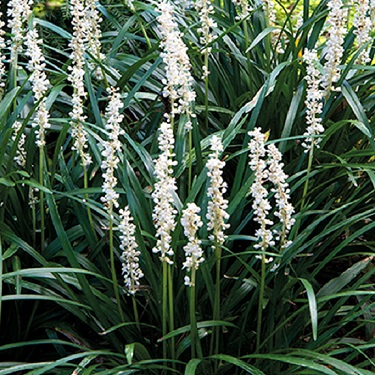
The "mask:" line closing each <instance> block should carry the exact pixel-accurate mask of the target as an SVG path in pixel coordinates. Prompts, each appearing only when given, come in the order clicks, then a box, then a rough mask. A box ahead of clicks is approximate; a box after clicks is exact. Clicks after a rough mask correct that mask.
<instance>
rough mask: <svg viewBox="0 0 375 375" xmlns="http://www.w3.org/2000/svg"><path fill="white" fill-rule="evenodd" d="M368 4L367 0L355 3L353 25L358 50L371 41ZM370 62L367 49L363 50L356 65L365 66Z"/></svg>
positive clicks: (358, 0) (359, 0)
mask: <svg viewBox="0 0 375 375" xmlns="http://www.w3.org/2000/svg"><path fill="white" fill-rule="evenodd" d="M370 12H371V8H370V2H369V0H357V1H355V13H354V20H353V25H354V27H355V30H354V34H355V35H356V36H357V46H358V48H361V47H364V46H365V45H366V44H367V43H368V42H369V41H370V40H371V35H370V33H371V29H372V22H371V17H370ZM370 61H371V58H370V55H369V49H368V48H365V49H364V50H363V51H362V52H361V53H360V55H359V56H358V59H357V61H356V62H357V63H359V64H363V65H365V64H367V63H368V62H370Z"/></svg>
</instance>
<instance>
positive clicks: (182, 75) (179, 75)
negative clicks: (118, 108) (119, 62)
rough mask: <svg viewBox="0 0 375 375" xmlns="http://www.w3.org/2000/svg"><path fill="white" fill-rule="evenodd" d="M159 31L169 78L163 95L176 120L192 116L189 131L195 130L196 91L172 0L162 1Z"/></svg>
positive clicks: (188, 123) (167, 77)
mask: <svg viewBox="0 0 375 375" xmlns="http://www.w3.org/2000/svg"><path fill="white" fill-rule="evenodd" d="M158 10H159V12H161V14H160V16H159V17H158V22H159V29H160V33H161V36H162V38H163V39H162V41H161V43H160V46H161V48H162V49H163V52H162V53H161V57H162V58H163V61H164V63H165V65H166V67H165V70H166V78H165V79H164V80H163V81H162V82H163V85H164V89H163V96H164V97H165V98H168V99H169V100H170V102H171V103H172V111H171V115H172V118H173V117H174V116H175V115H176V114H186V115H187V116H188V121H187V124H186V125H185V128H186V130H190V129H191V122H190V120H189V118H190V117H191V116H193V114H192V113H191V110H190V104H191V103H192V102H193V101H194V100H195V96H196V94H195V91H194V90H193V89H192V82H193V77H192V75H191V73H190V70H191V64H190V60H189V57H188V54H187V47H186V46H185V44H184V42H183V41H182V39H181V37H182V34H181V32H180V31H179V29H178V24H177V22H176V21H175V20H174V13H175V9H174V7H173V5H172V4H171V3H169V2H168V1H165V0H163V1H161V2H160V3H159V6H158Z"/></svg>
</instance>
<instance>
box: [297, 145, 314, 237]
mask: <svg viewBox="0 0 375 375" xmlns="http://www.w3.org/2000/svg"><path fill="white" fill-rule="evenodd" d="M313 156H314V143H312V144H311V148H310V150H309V160H308V162H307V172H306V173H307V174H306V181H305V184H304V186H303V193H302V200H301V206H300V212H302V211H303V209H304V207H305V201H306V195H307V191H308V189H309V179H310V174H311V168H312V162H313ZM300 225H301V218H299V219H298V221H297V223H296V229H295V232H294V233H295V237H297V235H298V231H299V227H300Z"/></svg>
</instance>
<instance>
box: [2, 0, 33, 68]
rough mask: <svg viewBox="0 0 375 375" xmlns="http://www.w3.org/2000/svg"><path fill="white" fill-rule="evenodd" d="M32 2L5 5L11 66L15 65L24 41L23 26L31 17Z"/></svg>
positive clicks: (12, 0)
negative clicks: (9, 37) (9, 35)
mask: <svg viewBox="0 0 375 375" xmlns="http://www.w3.org/2000/svg"><path fill="white" fill-rule="evenodd" d="M32 4H33V0H10V1H9V2H8V4H7V7H8V11H7V15H8V27H9V28H10V29H11V31H10V33H11V41H10V43H11V57H10V62H11V64H12V65H17V54H18V52H21V51H22V43H23V41H24V32H25V29H24V25H25V23H26V22H27V20H28V18H29V16H30V15H31V6H32Z"/></svg>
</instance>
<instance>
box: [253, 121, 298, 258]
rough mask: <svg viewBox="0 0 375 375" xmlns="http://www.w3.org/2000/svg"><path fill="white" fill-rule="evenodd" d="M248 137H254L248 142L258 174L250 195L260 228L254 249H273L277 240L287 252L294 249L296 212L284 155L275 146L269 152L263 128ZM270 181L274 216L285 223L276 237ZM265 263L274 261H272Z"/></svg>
mask: <svg viewBox="0 0 375 375" xmlns="http://www.w3.org/2000/svg"><path fill="white" fill-rule="evenodd" d="M249 135H250V137H251V140H250V142H249V149H250V153H249V157H250V161H249V165H250V168H251V170H252V171H254V172H255V179H254V182H253V184H252V186H251V189H250V192H251V195H252V197H253V199H254V200H253V209H254V213H255V218H254V221H256V222H257V223H259V224H260V228H259V229H258V230H257V231H256V237H257V239H258V240H259V243H258V244H256V245H255V246H254V248H260V249H262V251H265V250H266V249H267V248H268V247H269V246H274V245H275V240H278V241H280V246H281V250H284V249H286V248H287V247H288V246H290V245H291V241H287V235H288V233H289V231H290V230H291V228H292V226H293V224H294V223H295V220H294V219H293V218H292V215H293V213H294V208H293V206H292V204H291V203H290V202H289V199H290V196H289V194H290V190H289V187H288V183H287V182H286V179H287V177H288V176H287V175H286V174H285V173H284V171H283V166H284V164H283V163H282V162H281V159H282V155H281V153H280V151H279V150H278V149H277V147H276V146H275V145H274V144H270V145H268V147H267V148H266V146H265V140H266V137H265V134H263V133H262V132H261V129H260V128H255V129H254V130H253V131H250V132H249ZM267 181H270V182H271V183H272V184H273V188H272V189H271V192H272V193H274V196H275V201H276V211H275V212H274V216H275V217H277V218H279V219H280V222H281V223H282V229H281V231H279V232H274V233H272V231H271V230H270V229H269V227H270V226H271V225H273V224H274V222H273V221H272V220H270V219H269V214H270V211H271V210H272V206H271V204H270V201H269V200H268V195H269V192H268V191H267V189H266V188H265V187H264V186H265V184H266V182H267ZM274 234H276V237H274ZM266 261H272V258H270V259H269V260H266Z"/></svg>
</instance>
